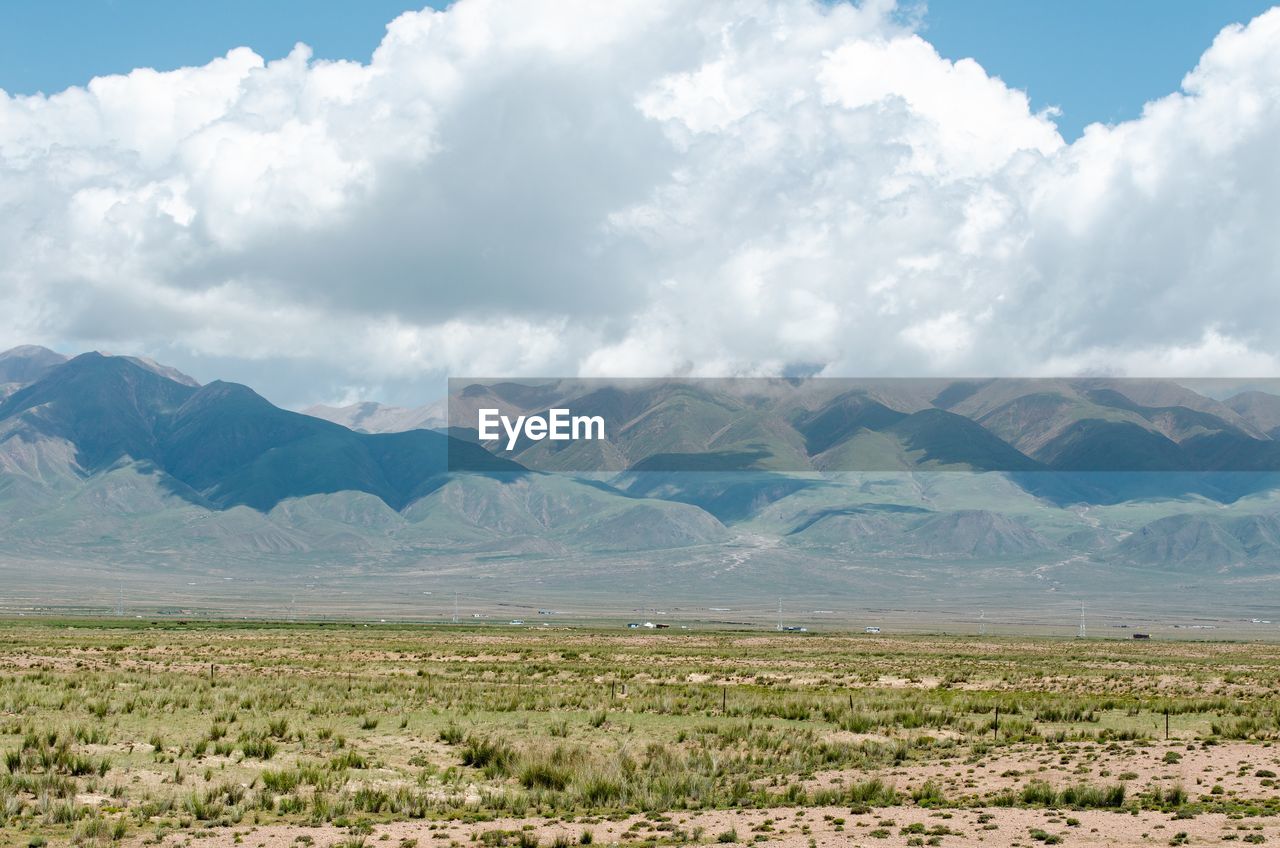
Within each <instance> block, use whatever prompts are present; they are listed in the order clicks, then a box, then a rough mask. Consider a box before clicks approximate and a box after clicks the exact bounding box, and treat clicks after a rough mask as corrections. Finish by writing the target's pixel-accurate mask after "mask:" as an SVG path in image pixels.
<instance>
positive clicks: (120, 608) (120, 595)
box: [116, 586, 124, 618]
mask: <svg viewBox="0 0 1280 848" xmlns="http://www.w3.org/2000/svg"><path fill="white" fill-rule="evenodd" d="M116 615H118V616H120V617H121V618H123V617H124V587H123V586H119V587H117V588H116Z"/></svg>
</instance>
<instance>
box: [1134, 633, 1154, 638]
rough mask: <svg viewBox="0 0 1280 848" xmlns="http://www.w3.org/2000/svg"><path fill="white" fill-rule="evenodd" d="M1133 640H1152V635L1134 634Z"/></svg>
mask: <svg viewBox="0 0 1280 848" xmlns="http://www.w3.org/2000/svg"><path fill="white" fill-rule="evenodd" d="M1133 638H1135V639H1150V638H1151V634H1150V633H1135V634H1133Z"/></svg>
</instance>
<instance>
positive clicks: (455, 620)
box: [453, 592, 458, 624]
mask: <svg viewBox="0 0 1280 848" xmlns="http://www.w3.org/2000/svg"><path fill="white" fill-rule="evenodd" d="M453 623H454V624H457V623H458V593H457V592H454V593H453Z"/></svg>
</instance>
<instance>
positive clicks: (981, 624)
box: [978, 610, 987, 636]
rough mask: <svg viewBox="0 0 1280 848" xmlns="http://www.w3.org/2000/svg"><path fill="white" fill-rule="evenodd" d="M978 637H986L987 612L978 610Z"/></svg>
mask: <svg viewBox="0 0 1280 848" xmlns="http://www.w3.org/2000/svg"><path fill="white" fill-rule="evenodd" d="M978 635H979V636H986V635H987V611H986V610H978Z"/></svg>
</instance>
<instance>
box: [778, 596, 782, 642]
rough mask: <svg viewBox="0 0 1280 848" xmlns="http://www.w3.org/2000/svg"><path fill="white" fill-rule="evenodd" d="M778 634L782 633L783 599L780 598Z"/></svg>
mask: <svg viewBox="0 0 1280 848" xmlns="http://www.w3.org/2000/svg"><path fill="white" fill-rule="evenodd" d="M778 632H779V633H781V632H782V598H778Z"/></svg>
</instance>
